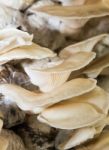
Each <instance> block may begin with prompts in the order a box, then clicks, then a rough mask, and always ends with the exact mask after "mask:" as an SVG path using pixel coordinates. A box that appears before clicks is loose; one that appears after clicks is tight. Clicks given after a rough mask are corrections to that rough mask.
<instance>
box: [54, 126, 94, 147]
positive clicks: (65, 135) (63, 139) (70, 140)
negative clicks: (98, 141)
mask: <svg viewBox="0 0 109 150" xmlns="http://www.w3.org/2000/svg"><path fill="white" fill-rule="evenodd" d="M95 134H96V130H95V128H94V127H85V128H81V129H77V130H73V131H72V130H61V131H60V132H59V133H58V135H57V137H56V142H55V147H56V148H57V149H59V150H67V149H70V148H73V147H75V146H77V145H80V144H81V143H83V142H86V141H87V140H89V139H92V138H93V137H94V135H95Z"/></svg>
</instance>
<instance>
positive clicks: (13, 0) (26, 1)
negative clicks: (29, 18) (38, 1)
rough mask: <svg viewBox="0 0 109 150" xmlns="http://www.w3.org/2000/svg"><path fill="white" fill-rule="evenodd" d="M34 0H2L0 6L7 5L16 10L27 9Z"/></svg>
mask: <svg viewBox="0 0 109 150" xmlns="http://www.w3.org/2000/svg"><path fill="white" fill-rule="evenodd" d="M33 1H34V0H9V1H8V0H5V1H4V0H0V4H3V5H6V6H8V7H11V8H14V9H20V10H21V9H25V8H27V7H28V6H29V5H31V4H32V2H33Z"/></svg>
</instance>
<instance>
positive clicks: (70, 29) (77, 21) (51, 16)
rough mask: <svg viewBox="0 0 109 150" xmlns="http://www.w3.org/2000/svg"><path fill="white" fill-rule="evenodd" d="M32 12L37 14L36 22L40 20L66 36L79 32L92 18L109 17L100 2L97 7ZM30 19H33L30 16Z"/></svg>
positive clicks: (50, 7) (56, 8)
mask: <svg viewBox="0 0 109 150" xmlns="http://www.w3.org/2000/svg"><path fill="white" fill-rule="evenodd" d="M30 12H31V13H33V15H34V14H35V13H36V14H37V16H36V18H35V17H34V20H35V19H36V20H37V19H40V22H39V23H41V24H43V25H45V26H49V28H50V29H51V30H52V29H53V30H58V31H60V32H61V33H65V34H71V33H75V32H78V31H79V30H80V28H82V27H83V26H84V25H85V24H86V23H87V22H88V21H89V19H91V18H97V17H103V16H106V15H109V10H108V7H106V5H104V2H103V1H99V2H98V3H96V5H95V3H93V4H86V5H83V6H77V7H73V6H69V7H66V6H63V7H62V6H45V7H40V8H38V9H35V8H32V9H31V11H30ZM28 19H30V20H31V19H32V18H31V17H30V16H29V18H28ZM54 21H55V23H54ZM36 27H37V26H36Z"/></svg>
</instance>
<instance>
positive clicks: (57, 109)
mask: <svg viewBox="0 0 109 150" xmlns="http://www.w3.org/2000/svg"><path fill="white" fill-rule="evenodd" d="M103 118H104V114H103V113H101V112H99V111H97V110H96V109H95V108H94V107H93V105H91V104H88V103H83V102H82V103H79V102H78V103H76V102H73V101H70V100H69V101H64V102H60V103H58V104H55V105H53V106H51V107H49V108H47V109H46V110H44V111H43V112H42V113H41V114H40V115H39V116H38V120H39V121H41V122H43V123H46V124H49V125H50V126H52V127H55V128H60V129H77V128H82V127H87V126H92V125H94V124H96V123H97V122H98V121H100V120H102V119H103Z"/></svg>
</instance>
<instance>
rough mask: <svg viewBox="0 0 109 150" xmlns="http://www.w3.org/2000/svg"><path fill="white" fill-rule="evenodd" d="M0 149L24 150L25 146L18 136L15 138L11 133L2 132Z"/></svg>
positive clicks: (0, 134) (7, 131)
mask: <svg viewBox="0 0 109 150" xmlns="http://www.w3.org/2000/svg"><path fill="white" fill-rule="evenodd" d="M0 142H1V144H2V145H0V148H1V146H2V149H1V150H26V149H25V146H24V144H23V142H22V140H21V138H20V137H19V136H17V135H16V134H15V133H14V132H13V131H10V130H4V129H3V130H2V131H1V133H0Z"/></svg>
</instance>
